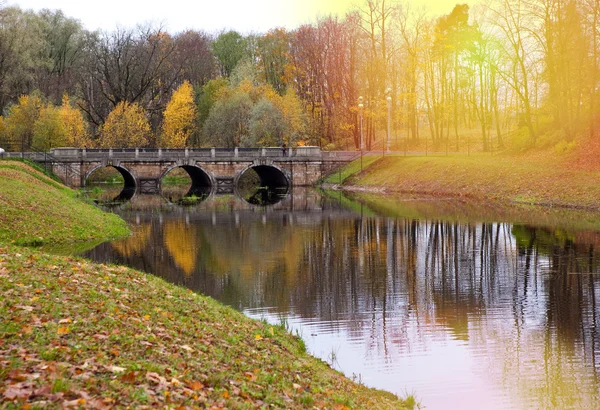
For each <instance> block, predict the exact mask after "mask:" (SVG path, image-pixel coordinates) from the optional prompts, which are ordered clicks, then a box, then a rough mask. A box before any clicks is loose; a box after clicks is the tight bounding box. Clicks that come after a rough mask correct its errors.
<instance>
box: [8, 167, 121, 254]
mask: <svg viewBox="0 0 600 410" xmlns="http://www.w3.org/2000/svg"><path fill="white" fill-rule="evenodd" d="M128 232H129V230H128V228H127V226H126V224H125V222H124V221H122V220H121V219H120V218H118V217H117V216H116V215H112V214H107V213H104V212H102V211H101V210H99V209H98V208H96V207H94V206H91V205H89V204H87V203H85V202H84V201H82V200H81V199H79V198H77V192H76V191H73V190H72V189H70V188H67V187H65V186H63V185H62V184H60V183H59V182H57V181H55V180H53V179H51V178H50V177H48V176H46V175H44V174H42V173H41V172H39V171H37V170H36V169H34V168H33V167H32V166H30V165H28V164H26V163H23V162H20V161H8V160H0V242H4V243H12V244H16V245H36V246H40V245H48V244H67V243H73V242H93V241H104V240H107V239H110V238H116V237H119V236H123V235H126V234H127V233H128Z"/></svg>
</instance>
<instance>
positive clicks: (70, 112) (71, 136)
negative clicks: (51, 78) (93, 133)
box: [58, 94, 92, 148]
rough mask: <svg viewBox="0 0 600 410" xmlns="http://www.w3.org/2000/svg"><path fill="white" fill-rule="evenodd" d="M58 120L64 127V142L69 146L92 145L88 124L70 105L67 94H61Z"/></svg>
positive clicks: (82, 146) (78, 111) (80, 113)
mask: <svg viewBox="0 0 600 410" xmlns="http://www.w3.org/2000/svg"><path fill="white" fill-rule="evenodd" d="M58 113H59V116H60V121H61V122H62V124H63V127H64V129H65V136H66V141H65V144H66V145H68V146H69V147H78V148H84V147H88V146H91V145H92V142H91V140H90V138H89V133H88V126H87V123H86V121H85V119H84V118H83V113H82V112H81V111H80V110H79V109H77V108H75V107H73V105H71V101H70V100H69V96H68V95H67V94H65V95H64V96H63V100H62V105H61V107H60V108H59V110H58Z"/></svg>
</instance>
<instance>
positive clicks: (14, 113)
mask: <svg viewBox="0 0 600 410" xmlns="http://www.w3.org/2000/svg"><path fill="white" fill-rule="evenodd" d="M43 106H44V103H43V101H42V98H41V97H40V96H39V94H38V93H33V94H31V95H22V96H20V97H19V103H18V104H16V105H13V106H12V107H10V109H9V110H8V115H7V116H6V118H5V121H4V123H5V127H6V134H7V137H8V138H9V139H10V140H12V141H14V143H15V144H16V143H20V145H21V147H20V148H21V149H23V150H28V149H30V148H31V146H32V143H33V136H34V125H35V122H36V121H37V120H38V118H39V117H40V111H41V110H42V108H43Z"/></svg>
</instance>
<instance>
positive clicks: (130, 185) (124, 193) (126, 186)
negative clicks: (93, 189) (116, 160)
mask: <svg viewBox="0 0 600 410" xmlns="http://www.w3.org/2000/svg"><path fill="white" fill-rule="evenodd" d="M102 168H113V169H116V170H117V171H118V172H119V174H120V175H121V177H123V187H122V188H121V191H120V192H119V193H118V194H117V195H116V196H114V197H112V198H111V199H105V198H103V199H94V202H95V203H97V204H101V205H103V206H107V207H111V206H113V205H115V206H116V205H120V204H121V203H123V202H127V201H129V200H131V199H132V198H133V197H134V196H135V194H136V191H137V184H136V181H135V177H134V176H133V175H132V174H131V172H129V171H128V170H127V169H126V168H123V167H120V166H115V165H107V166H106V167H99V168H96V169H95V170H94V171H92V172H91V173H90V174H89V175H88V177H87V178H86V181H85V186H86V188H88V187H89V185H90V184H89V181H88V180H89V178H90V176H91V175H92V174H93V173H94V172H96V171H97V170H99V169H102Z"/></svg>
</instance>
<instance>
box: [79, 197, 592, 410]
mask: <svg viewBox="0 0 600 410" xmlns="http://www.w3.org/2000/svg"><path fill="white" fill-rule="evenodd" d="M112 209H113V211H114V212H117V213H118V214H120V215H121V216H122V217H123V218H124V219H126V220H127V221H129V222H130V224H131V226H132V227H133V231H134V234H133V235H132V236H131V237H129V238H127V239H124V240H118V241H114V242H110V243H104V244H101V245H99V246H97V247H96V248H94V249H92V250H90V251H88V252H86V253H85V254H84V256H85V257H88V258H91V259H93V260H95V261H100V262H108V263H117V264H124V265H128V266H132V267H134V268H137V269H141V270H144V271H146V272H150V273H152V274H155V275H158V276H160V277H163V278H164V279H166V280H168V281H170V282H173V283H176V284H180V285H183V286H186V287H188V288H190V289H192V290H194V291H197V292H201V293H203V294H206V295H210V296H212V297H213V298H215V299H217V300H219V301H221V302H223V303H225V304H228V305H231V306H233V307H234V308H236V309H238V310H240V311H242V312H244V313H245V314H246V315H248V316H250V317H253V318H257V319H265V320H268V321H270V322H272V323H277V324H284V325H285V326H288V327H289V329H290V331H291V332H293V333H295V334H298V335H299V336H301V337H302V338H303V339H304V340H305V342H306V344H307V348H308V350H309V352H311V353H312V354H313V355H315V356H317V357H320V358H321V359H322V360H324V361H326V362H328V363H330V364H331V365H332V366H333V367H335V368H337V369H339V370H341V371H342V372H344V373H345V374H346V375H347V376H348V377H350V378H354V379H355V380H356V381H358V382H361V383H364V384H366V385H368V386H372V387H377V388H380V389H385V390H389V391H391V392H394V393H396V394H398V395H400V396H406V395H407V394H414V395H415V397H416V398H417V400H418V401H419V402H420V403H421V405H422V406H423V407H425V408H427V409H428V410H434V409H482V408H483V409H536V408H544V409H545V408H556V409H569V408H585V409H592V408H597V406H598V404H597V403H598V402H600V401H599V399H600V397H599V395H600V379H599V375H600V332H599V331H600V307H599V306H598V303H600V268H599V266H600V265H599V262H600V252H599V250H600V228H599V226H600V223H597V222H596V220H600V218H599V217H598V215H594V214H589V213H585V212H580V211H557V210H552V209H544V208H527V207H499V206H496V205H490V204H483V203H482V204H478V203H463V202H457V201H456V200H452V199H449V200H443V199H436V200H431V199H427V198H418V197H414V198H413V197H411V198H397V199H389V198H377V197H374V196H369V195H362V196H361V195H359V196H357V197H354V198H349V197H347V196H345V195H343V194H341V193H339V192H335V193H321V192H318V191H314V190H310V189H294V191H293V192H292V193H291V194H289V195H287V196H286V197H284V198H283V199H282V200H281V201H280V202H277V203H275V204H273V205H269V206H258V205H251V204H249V203H248V202H246V201H244V200H242V199H240V198H238V197H236V196H235V195H219V196H210V197H209V198H208V199H206V200H204V201H202V202H200V203H197V204H192V205H188V206H182V205H179V204H176V203H171V202H169V201H168V200H167V199H165V198H163V197H159V196H135V197H134V198H133V199H132V200H131V201H129V202H125V203H123V204H121V205H118V206H115V207H113V208H112Z"/></svg>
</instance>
